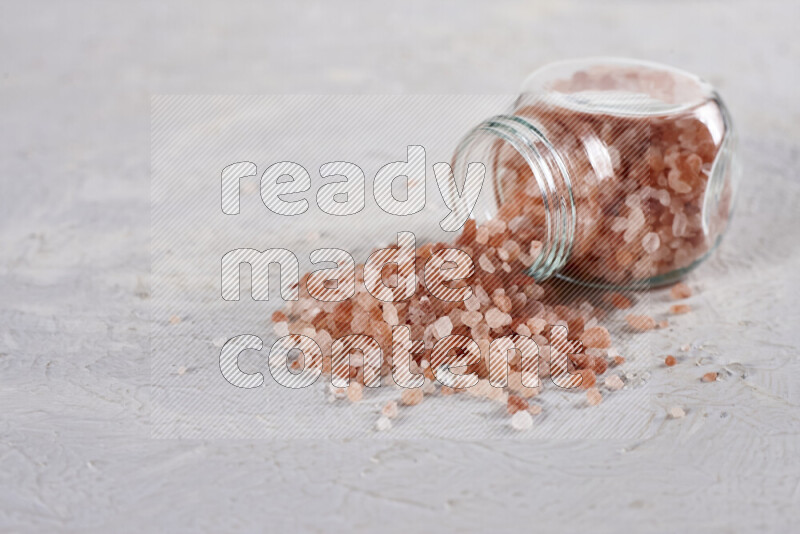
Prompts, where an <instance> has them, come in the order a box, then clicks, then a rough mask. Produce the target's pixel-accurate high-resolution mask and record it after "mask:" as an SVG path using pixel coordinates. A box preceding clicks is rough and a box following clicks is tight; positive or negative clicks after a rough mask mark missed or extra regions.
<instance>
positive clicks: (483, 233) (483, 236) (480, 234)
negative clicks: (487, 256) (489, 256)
mask: <svg viewBox="0 0 800 534" xmlns="http://www.w3.org/2000/svg"><path fill="white" fill-rule="evenodd" d="M475 241H476V242H477V243H480V244H481V245H485V244H486V243H488V242H489V230H487V229H486V227H485V226H481V227H480V228H478V231H477V233H476V234H475Z"/></svg>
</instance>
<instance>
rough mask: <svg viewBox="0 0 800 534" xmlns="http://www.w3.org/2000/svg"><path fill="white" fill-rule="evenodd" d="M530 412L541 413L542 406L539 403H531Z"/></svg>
mask: <svg viewBox="0 0 800 534" xmlns="http://www.w3.org/2000/svg"><path fill="white" fill-rule="evenodd" d="M528 413H529V414H531V415H539V414H540V413H542V407H541V406H540V405H538V404H531V405H530V406H529V407H528Z"/></svg>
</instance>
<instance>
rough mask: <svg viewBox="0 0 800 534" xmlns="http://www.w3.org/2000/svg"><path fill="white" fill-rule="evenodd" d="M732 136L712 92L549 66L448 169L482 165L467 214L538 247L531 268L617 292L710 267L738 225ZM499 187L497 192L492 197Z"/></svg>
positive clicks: (674, 79)
mask: <svg viewBox="0 0 800 534" xmlns="http://www.w3.org/2000/svg"><path fill="white" fill-rule="evenodd" d="M734 146H735V135H734V131H733V129H732V124H731V119H730V116H729V114H728V111H727V109H726V107H725V105H724V104H723V102H722V100H721V99H720V97H719V95H718V94H717V93H716V92H715V91H714V89H713V88H712V87H711V86H710V85H708V84H707V83H706V82H704V81H702V80H701V79H699V78H697V77H696V76H693V75H692V74H689V73H686V72H683V71H680V70H677V69H674V68H671V67H667V66H663V65H658V64H654V63H649V62H642V61H633V60H624V59H591V60H578V61H566V62H560V63H554V64H551V65H549V66H546V67H544V68H542V69H539V70H537V71H536V72H534V73H533V74H531V75H530V77H529V78H528V79H527V80H526V82H525V83H524V85H523V89H522V92H521V94H520V96H519V97H518V98H517V100H516V102H515V104H514V106H513V109H512V110H511V112H510V113H509V114H506V115H498V116H495V117H492V118H490V119H488V120H486V121H484V122H483V123H481V124H479V125H478V126H476V127H475V128H474V129H473V130H472V131H470V132H469V133H468V134H467V136H466V137H465V138H464V140H463V141H462V142H461V143H460V145H459V147H458V148H457V150H456V153H455V155H454V159H453V170H454V172H455V175H456V176H464V175H465V174H466V167H467V165H468V164H469V163H473V162H482V163H484V166H485V168H486V182H485V185H484V188H483V193H482V194H481V197H480V199H479V200H478V204H477V205H476V206H475V208H474V209H473V211H472V214H471V215H472V216H473V217H474V218H476V219H477V221H478V222H479V223H482V222H486V221H490V220H494V219H497V220H501V221H503V222H504V223H505V224H507V225H508V227H509V228H511V229H512V230H513V234H514V237H515V240H516V241H517V242H519V243H523V248H525V247H526V246H527V245H525V244H526V243H541V247H542V250H541V254H539V255H538V257H537V258H536V261H535V263H534V264H533V265H532V266H531V267H530V268H529V269H528V273H529V274H531V275H533V276H534V277H536V278H537V279H540V280H541V279H545V278H548V277H550V276H553V275H558V276H559V277H562V278H567V279H571V280H574V281H579V282H582V283H588V284H591V285H600V286H606V287H609V286H613V287H641V286H650V285H660V284H666V283H671V282H673V281H675V280H676V279H678V278H680V277H681V276H682V275H683V274H684V273H686V272H687V271H689V270H690V269H692V268H694V267H695V266H696V265H698V264H699V263H700V262H701V261H702V260H703V259H705V258H706V257H707V256H708V255H709V254H710V253H711V251H712V250H713V249H714V247H715V246H716V245H717V244H718V243H719V241H720V239H721V237H722V235H723V232H724V231H725V228H726V226H727V223H728V220H729V219H730V215H731V210H732V205H733V198H734V193H735V185H736V172H735V170H736V165H735V164H734V161H733V156H734ZM488 185H491V187H487V186H488Z"/></svg>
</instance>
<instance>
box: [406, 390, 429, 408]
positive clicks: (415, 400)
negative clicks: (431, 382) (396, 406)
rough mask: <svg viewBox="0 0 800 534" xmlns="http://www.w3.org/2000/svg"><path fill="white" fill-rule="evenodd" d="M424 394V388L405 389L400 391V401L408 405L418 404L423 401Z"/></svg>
mask: <svg viewBox="0 0 800 534" xmlns="http://www.w3.org/2000/svg"><path fill="white" fill-rule="evenodd" d="M423 396H424V393H423V392H422V388H414V389H404V390H403V392H402V393H400V402H402V403H403V404H405V405H406V406H416V405H417V404H419V403H421V402H422V398H423Z"/></svg>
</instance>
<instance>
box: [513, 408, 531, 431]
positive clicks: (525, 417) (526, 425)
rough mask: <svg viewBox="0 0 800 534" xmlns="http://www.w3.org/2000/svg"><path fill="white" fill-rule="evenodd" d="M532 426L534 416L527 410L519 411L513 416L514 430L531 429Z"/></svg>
mask: <svg viewBox="0 0 800 534" xmlns="http://www.w3.org/2000/svg"><path fill="white" fill-rule="evenodd" d="M532 426H533V418H531V414H530V413H528V411H527V410H522V411H518V412H516V413H514V415H512V416H511V428H513V429H514V430H518V431H523V430H529V429H530V428H531V427H532Z"/></svg>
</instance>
